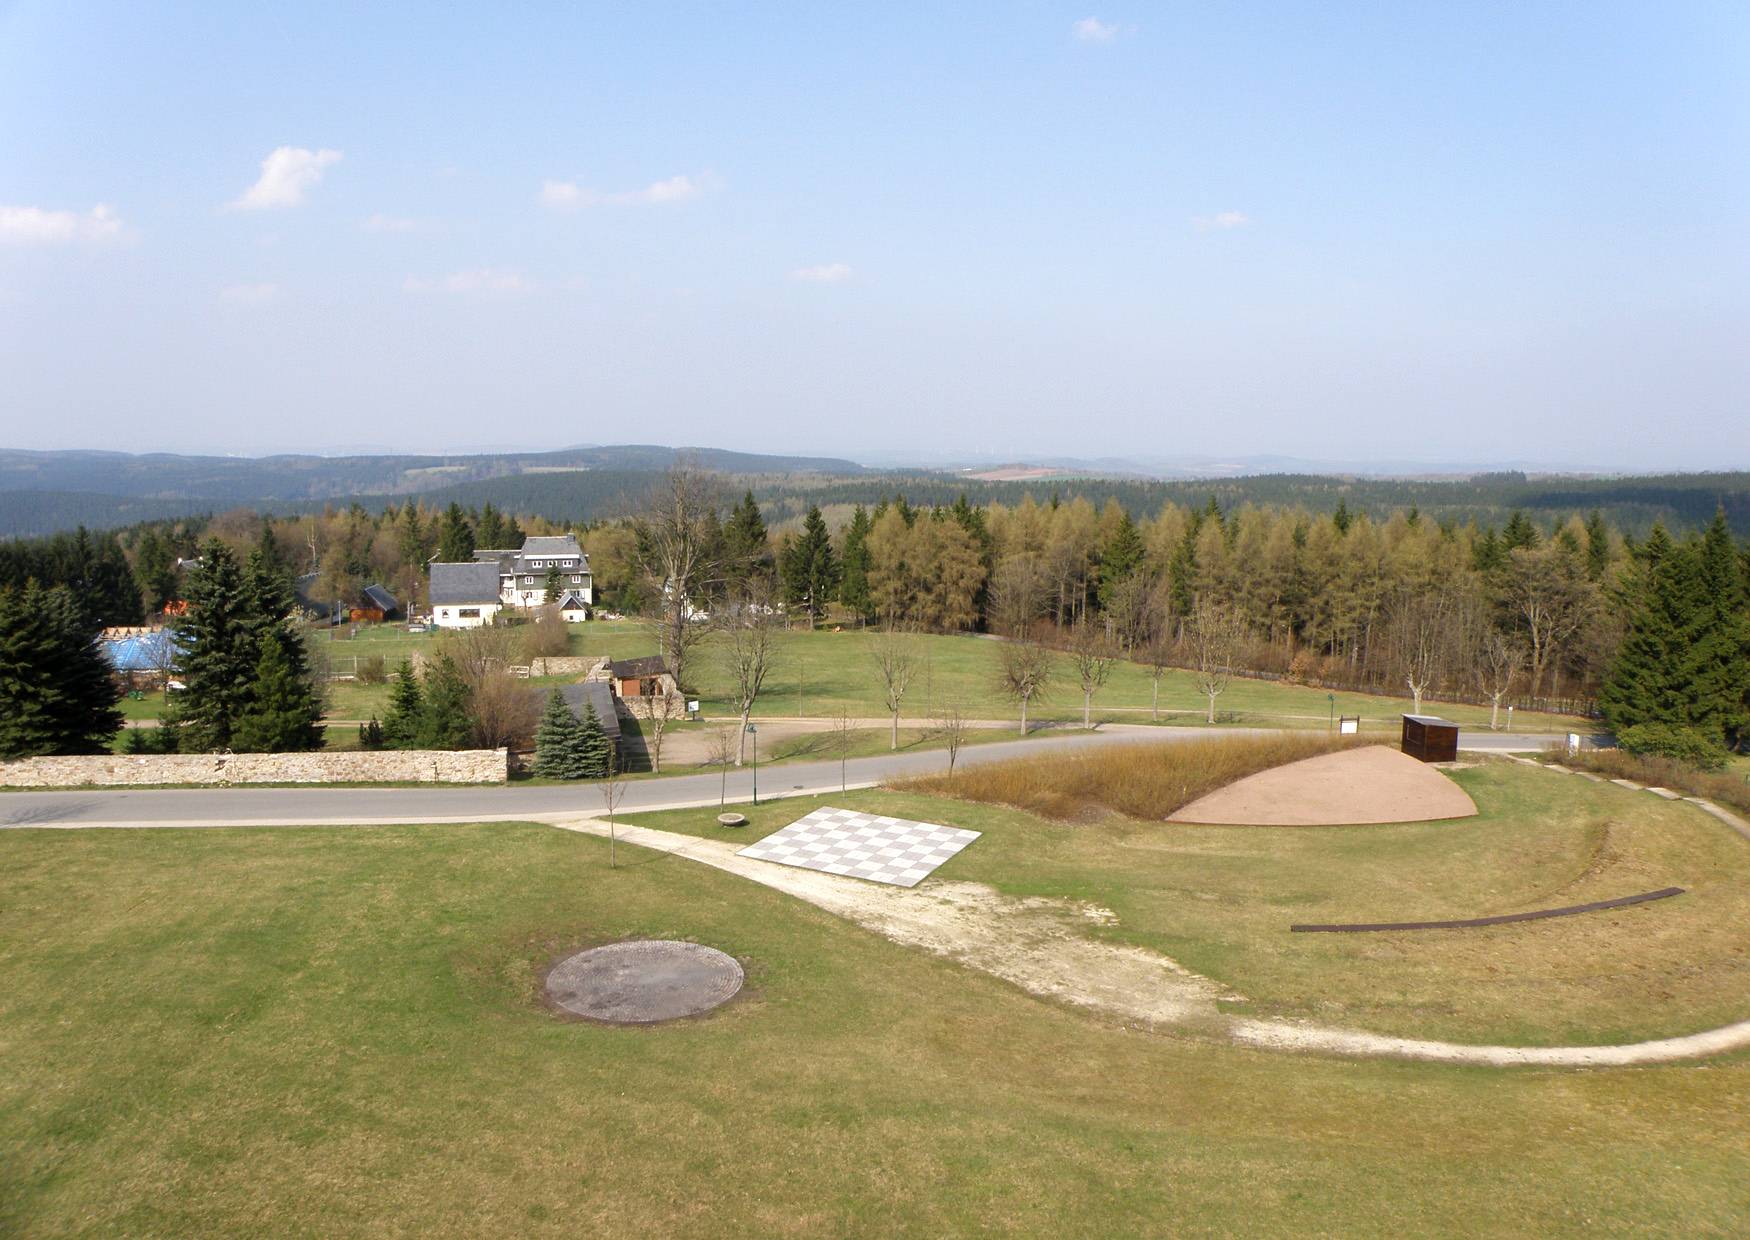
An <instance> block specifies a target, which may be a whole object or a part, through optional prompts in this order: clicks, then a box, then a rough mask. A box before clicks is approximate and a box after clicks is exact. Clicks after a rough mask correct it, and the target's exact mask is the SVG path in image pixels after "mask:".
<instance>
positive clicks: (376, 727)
mask: <svg viewBox="0 0 1750 1240" xmlns="http://www.w3.org/2000/svg"><path fill="white" fill-rule="evenodd" d="M382 747H383V725H382V724H380V723H378V722H377V717H376V716H375V715H372V716H371V718H370V722H369V723H361V724H359V748H360V749H381V748H382Z"/></svg>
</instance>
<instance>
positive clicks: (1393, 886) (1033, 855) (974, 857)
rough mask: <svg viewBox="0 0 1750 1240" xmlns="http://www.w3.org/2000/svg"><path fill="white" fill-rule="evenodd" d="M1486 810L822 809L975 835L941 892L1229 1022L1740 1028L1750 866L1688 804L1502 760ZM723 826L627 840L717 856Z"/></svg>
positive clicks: (1402, 1029) (1600, 1033)
mask: <svg viewBox="0 0 1750 1240" xmlns="http://www.w3.org/2000/svg"><path fill="white" fill-rule="evenodd" d="M1456 778H1457V779H1458V780H1459V782H1460V783H1461V784H1463V785H1464V787H1465V789H1466V791H1468V792H1469V793H1470V794H1471V797H1472V799H1473V800H1475V801H1476V803H1477V807H1478V809H1479V810H1480V811H1481V812H1480V813H1479V814H1478V815H1477V816H1476V817H1475V818H1469V819H1460V820H1456V821H1450V822H1437V823H1413V824H1404V825H1399V826H1365V827H1330V828H1311V827H1286V828H1269V827H1209V826H1195V825H1189V824H1179V823H1142V822H1137V821H1135V820H1132V819H1126V818H1120V817H1118V816H1116V815H1110V816H1108V817H1107V818H1105V819H1104V820H1101V821H1099V822H1096V823H1093V824H1078V825H1074V826H1066V825H1064V824H1062V823H1054V822H1049V821H1047V820H1045V819H1042V818H1036V817H1033V816H1031V815H1028V814H1024V813H1021V812H1018V811H1016V810H1013V809H1009V808H1007V807H1003V806H990V805H978V804H973V803H969V802H964V801H952V800H943V799H940V798H934V797H924V796H917V795H913V794H909V793H895V792H885V791H869V792H852V793H849V794H834V795H833V796H831V797H829V798H823V799H822V800H825V801H829V802H830V803H832V804H835V805H837V804H845V805H849V806H851V807H854V808H863V809H869V810H871V811H873V812H877V813H883V814H892V815H895V816H897V817H908V818H918V819H923V820H925V821H930V822H942V823H946V824H948V825H951V826H958V827H965V828H967V829H970V830H974V831H980V832H983V833H984V835H983V838H982V839H980V840H979V841H978V843H977V844H976V845H975V846H974V847H972V848H969V849H967V850H966V851H965V852H963V853H961V854H960V855H959V856H958V857H956V858H955V859H954V860H953V861H952V862H951V863H950V864H949V866H948V867H946V868H945V869H944V870H943V871H942V874H943V876H944V877H951V878H959V879H969V880H973V881H977V882H983V883H988V884H990V885H991V886H994V887H996V888H998V889H1000V890H1002V891H1005V892H1007V893H1009V894H1011V895H1015V896H1022V897H1025V896H1051V897H1063V898H1068V899H1072V900H1085V901H1089V902H1092V903H1094V904H1098V905H1100V906H1102V907H1104V908H1109V909H1111V910H1112V911H1113V912H1114V913H1116V914H1117V918H1118V919H1117V923H1116V924H1115V925H1113V926H1110V927H1105V928H1093V929H1091V930H1090V933H1093V934H1097V935H1103V936H1106V937H1109V938H1111V939H1113V940H1115V941H1120V942H1125V943H1133V944H1137V945H1139V946H1143V947H1147V948H1151V949H1153V950H1156V951H1160V952H1163V953H1165V954H1167V955H1169V956H1171V957H1173V958H1174V959H1176V960H1178V961H1179V962H1180V963H1181V964H1183V965H1185V966H1186V967H1188V968H1190V969H1192V970H1194V971H1196V972H1198V973H1202V974H1204V975H1205V976H1208V977H1212V978H1214V979H1216V980H1217V981H1220V982H1223V983H1225V984H1226V985H1228V986H1229V987H1231V988H1233V989H1234V990H1236V991H1238V992H1239V993H1241V994H1242V995H1244V996H1245V997H1246V1002H1244V1003H1241V1004H1235V1005H1232V1006H1231V1008H1230V1010H1232V1011H1233V1012H1235V1013H1236V1014H1244V1015H1255V1016H1264V1017H1275V1016H1286V1017H1316V1018H1317V1019H1319V1020H1320V1021H1321V1022H1324V1023H1327V1024H1333V1025H1342V1026H1346V1027H1356V1028H1362V1029H1367V1030H1370V1031H1373V1032H1378V1033H1388V1034H1399V1035H1403V1036H1406V1037H1437V1038H1450V1039H1454V1040H1457V1041H1464V1042H1502V1043H1512V1044H1520V1045H1563V1044H1588V1043H1606V1042H1622V1041H1636V1040H1640V1039H1645V1038H1658V1037H1667V1036H1672V1035H1676V1034H1684V1033H1694V1032H1696V1031H1698V1030H1701V1029H1707V1028H1712V1027H1713V1026H1716V1025H1722V1024H1728V1023H1731V1022H1732V1021H1737V1020H1743V1019H1746V1018H1747V1017H1750V883H1746V882H1745V879H1746V876H1747V875H1750V846H1746V845H1745V843H1744V841H1743V840H1742V839H1740V838H1739V837H1738V836H1736V835H1734V834H1733V833H1732V832H1731V831H1729V830H1727V829H1726V828H1725V827H1724V826H1723V825H1721V824H1720V823H1719V822H1717V821H1716V820H1714V819H1712V818H1710V817H1708V816H1707V815H1705V814H1703V813H1701V812H1700V811H1699V810H1697V809H1695V808H1693V807H1692V806H1688V805H1683V804H1680V803H1677V804H1674V803H1671V802H1667V801H1662V800H1659V799H1658V798H1656V797H1652V796H1648V795H1646V794H1644V793H1633V792H1628V791H1625V790H1623V789H1620V788H1617V787H1614V786H1612V785H1609V784H1594V783H1590V782H1588V781H1585V780H1582V779H1579V778H1578V777H1575V776H1571V775H1562V774H1558V773H1555V772H1550V771H1541V770H1536V769H1532V768H1528V767H1524V766H1520V765H1516V764H1511V763H1508V762H1504V761H1494V762H1489V763H1485V764H1484V765H1482V766H1479V767H1475V768H1472V769H1470V770H1464V771H1460V772H1458V773H1457V775H1456ZM820 803H821V800H816V799H810V800H806V801H805V800H795V801H791V800H785V801H781V802H777V803H774V804H772V805H770V806H762V807H760V809H759V810H757V811H750V815H751V816H752V818H753V825H752V826H751V827H748V828H738V829H727V828H723V827H719V826H718V825H717V824H716V822H715V816H714V815H715V811H697V810H693V811H687V810H681V811H674V812H671V813H662V814H649V815H640V816H639V817H638V818H637V819H636V821H638V822H639V823H640V824H644V825H649V826H655V827H662V828H665V829H668V830H677V831H683V832H686V833H689V834H697V835H704V836H709V837H712V838H717V839H725V840H732V839H734V840H744V841H749V842H751V840H753V839H756V838H758V837H759V836H762V835H764V834H766V833H768V832H770V831H774V830H776V829H778V828H779V827H781V826H784V825H785V824H787V823H789V822H790V821H792V820H793V819H795V818H798V817H800V816H801V815H802V814H804V813H807V812H808V811H809V810H810V809H812V808H813V807H814V806H815V805H818V804H820ZM1667 886H1679V887H1684V888H1686V889H1687V890H1688V894H1686V895H1683V896H1679V897H1677V898H1675V899H1671V900H1666V901H1661V902H1658V903H1655V904H1648V905H1643V906H1638V907H1632V908H1626V909H1619V910H1615V911H1611V912H1605V913H1597V914H1589V915H1585V916H1579V917H1571V918H1560V919H1554V920H1550V921H1542V922H1529V923H1521V924H1516V925H1508V926H1498V927H1490V928H1487V929H1481V930H1468V931H1423V932H1420V933H1415V934H1358V935H1337V934H1291V933H1289V931H1288V927H1289V925H1290V924H1292V923H1297V922H1314V923H1332V922H1357V921H1361V922H1375V921H1428V920H1444V919H1458V918H1468V917H1481V916H1489V915H1492V914H1496V913H1514V912H1525V911H1530V910H1534V909H1543V908H1555V907H1561V906H1565V905H1571V904H1584V903H1588V902H1590V901H1593V900H1606V899H1612V898H1614V897H1617V896H1627V895H1636V894H1638V893H1640V892H1644V891H1652V890H1655V889H1657V888H1661V887H1667Z"/></svg>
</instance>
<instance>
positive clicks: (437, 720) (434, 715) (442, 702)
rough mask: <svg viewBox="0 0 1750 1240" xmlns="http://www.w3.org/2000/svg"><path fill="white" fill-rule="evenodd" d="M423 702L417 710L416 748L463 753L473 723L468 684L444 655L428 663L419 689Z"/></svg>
mask: <svg viewBox="0 0 1750 1240" xmlns="http://www.w3.org/2000/svg"><path fill="white" fill-rule="evenodd" d="M421 692H422V693H423V695H424V698H425V702H424V705H423V707H422V708H421V710H420V723H419V734H418V742H419V744H418V748H420V749H466V748H467V747H468V738H469V734H470V732H471V731H472V730H473V726H474V721H473V719H472V717H471V716H470V714H469V708H470V705H471V702H470V694H469V692H468V682H467V681H466V680H464V679H462V669H461V668H459V667H457V666H456V661H455V660H454V659H453V658H451V657H450V656H449V655H447V654H440V655H439V656H438V657H437V658H435V659H433V660H432V661H431V665H430V668H429V669H428V670H427V672H426V674H425V683H424V684H423V685H422V686H421Z"/></svg>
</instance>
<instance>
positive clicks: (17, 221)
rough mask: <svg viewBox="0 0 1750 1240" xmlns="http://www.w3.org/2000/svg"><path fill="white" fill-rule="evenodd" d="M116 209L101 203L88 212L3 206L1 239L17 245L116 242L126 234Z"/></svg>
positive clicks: (0, 227)
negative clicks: (81, 213)
mask: <svg viewBox="0 0 1750 1240" xmlns="http://www.w3.org/2000/svg"><path fill="white" fill-rule="evenodd" d="M123 231H124V230H123V228H122V222H121V220H120V219H119V218H118V217H117V216H116V213H115V209H114V208H112V207H108V206H105V205H104V204H103V203H98V204H97V205H96V206H95V207H92V208H91V210H89V211H87V212H86V213H85V214H83V215H80V214H79V213H78V212H77V211H45V210H43V209H42V208H41V207H0V242H11V243H12V244H15V245H68V244H70V243H72V242H75V241H116V240H119V239H120V238H121V236H122V234H123Z"/></svg>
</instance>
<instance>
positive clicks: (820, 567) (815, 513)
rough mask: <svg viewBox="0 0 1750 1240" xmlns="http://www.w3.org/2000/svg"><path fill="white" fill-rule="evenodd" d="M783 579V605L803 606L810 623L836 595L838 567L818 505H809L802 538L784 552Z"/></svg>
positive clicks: (823, 613) (830, 539)
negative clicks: (786, 603)
mask: <svg viewBox="0 0 1750 1240" xmlns="http://www.w3.org/2000/svg"><path fill="white" fill-rule="evenodd" d="M783 577H784V598H785V601H786V602H788V603H790V604H792V605H793V606H800V607H806V608H807V609H808V618H809V621H810V622H811V623H812V622H813V621H815V620H818V619H819V618H820V617H821V616H824V615H825V614H826V605H827V603H828V602H829V601H831V599H832V597H833V595H834V594H836V593H837V592H838V585H839V565H838V560H837V558H836V557H834V555H833V553H832V536H831V535H829V534H828V533H827V532H826V519H825V518H824V517H822V516H821V515H820V506H819V505H818V504H810V505H809V508H808V515H807V516H806V517H804V518H803V520H802V534H801V536H800V537H798V538H796V539H795V540H794V541H793V542H791V543H790V545H789V546H788V547H787V548H786V549H785V553H784V563H783Z"/></svg>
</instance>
